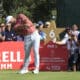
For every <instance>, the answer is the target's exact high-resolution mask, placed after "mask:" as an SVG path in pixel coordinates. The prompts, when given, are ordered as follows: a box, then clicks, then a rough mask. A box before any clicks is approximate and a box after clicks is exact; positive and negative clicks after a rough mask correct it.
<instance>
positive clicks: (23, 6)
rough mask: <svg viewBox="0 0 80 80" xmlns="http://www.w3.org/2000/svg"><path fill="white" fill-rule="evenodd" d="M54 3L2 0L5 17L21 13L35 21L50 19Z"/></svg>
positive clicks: (48, 1)
mask: <svg viewBox="0 0 80 80" xmlns="http://www.w3.org/2000/svg"><path fill="white" fill-rule="evenodd" d="M55 2H56V0H3V4H4V5H3V7H4V10H5V11H6V14H7V15H8V14H13V15H16V14H17V13H19V12H23V13H24V14H26V15H27V16H29V17H30V18H32V19H34V20H35V21H37V20H40V19H41V20H46V19H50V17H51V16H52V15H53V14H52V11H53V10H54V9H55Z"/></svg>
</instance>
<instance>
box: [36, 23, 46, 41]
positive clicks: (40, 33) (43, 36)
mask: <svg viewBox="0 0 80 80" xmlns="http://www.w3.org/2000/svg"><path fill="white" fill-rule="evenodd" d="M43 26H44V25H43V23H42V22H38V24H37V26H36V28H37V30H38V33H39V35H40V40H41V41H45V40H46V33H45V32H44V31H43V30H42V29H43Z"/></svg>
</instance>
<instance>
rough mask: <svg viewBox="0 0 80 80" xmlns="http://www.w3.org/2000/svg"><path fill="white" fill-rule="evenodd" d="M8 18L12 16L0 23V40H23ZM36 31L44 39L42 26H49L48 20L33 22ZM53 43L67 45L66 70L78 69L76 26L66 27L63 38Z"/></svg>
mask: <svg viewBox="0 0 80 80" xmlns="http://www.w3.org/2000/svg"><path fill="white" fill-rule="evenodd" d="M10 18H12V16H8V17H7V18H6V19H5V21H6V22H5V23H1V24H0V42H3V41H23V40H24V37H23V35H18V34H16V32H15V30H14V28H13V25H11V23H10V22H9V21H10ZM34 25H35V27H36V29H37V31H38V33H39V34H40V40H41V41H42V40H43V41H46V36H47V35H46V33H45V32H44V31H43V28H49V27H50V22H45V23H43V22H42V21H38V22H37V23H34ZM53 42H54V43H55V44H59V45H63V44H65V45H66V46H67V49H68V51H69V54H68V70H69V71H77V70H80V32H79V29H78V26H77V25H76V24H74V25H73V26H72V27H67V28H66V29H65V35H64V38H63V39H62V40H61V41H54V40H53Z"/></svg>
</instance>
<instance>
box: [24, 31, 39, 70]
mask: <svg viewBox="0 0 80 80" xmlns="http://www.w3.org/2000/svg"><path fill="white" fill-rule="evenodd" d="M32 47H33V50H34V60H35V62H34V63H35V68H39V64H40V57H39V47H40V35H39V34H38V31H35V32H34V33H32V34H31V35H27V36H24V48H25V59H24V65H23V69H28V66H29V63H30V60H29V59H30V51H31V48H32Z"/></svg>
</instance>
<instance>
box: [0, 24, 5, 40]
mask: <svg viewBox="0 0 80 80" xmlns="http://www.w3.org/2000/svg"><path fill="white" fill-rule="evenodd" d="M0 41H5V24H4V23H1V25H0Z"/></svg>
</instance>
